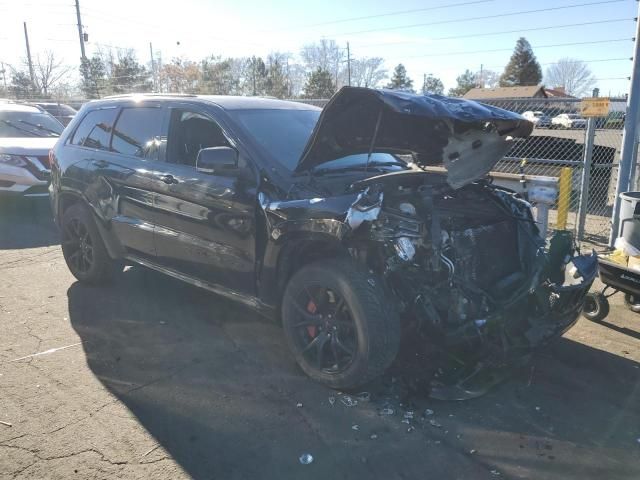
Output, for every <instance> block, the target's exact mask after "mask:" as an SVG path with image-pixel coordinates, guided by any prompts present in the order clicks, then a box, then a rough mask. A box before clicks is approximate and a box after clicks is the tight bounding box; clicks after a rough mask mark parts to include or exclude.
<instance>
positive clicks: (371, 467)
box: [0, 200, 640, 480]
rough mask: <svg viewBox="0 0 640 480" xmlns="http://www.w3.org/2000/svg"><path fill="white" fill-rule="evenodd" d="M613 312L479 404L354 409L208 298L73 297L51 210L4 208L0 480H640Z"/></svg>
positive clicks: (127, 277)
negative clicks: (307, 458) (304, 458)
mask: <svg viewBox="0 0 640 480" xmlns="http://www.w3.org/2000/svg"><path fill="white" fill-rule="evenodd" d="M618 297H620V295H617V296H615V297H613V298H612V299H611V300H612V303H613V304H612V310H611V314H610V315H609V317H608V318H607V319H606V322H605V323H602V324H596V323H592V322H589V321H587V320H584V319H581V320H580V321H579V322H578V323H577V325H576V326H575V327H574V328H573V329H572V330H571V331H569V332H568V333H567V334H566V335H565V336H564V337H563V338H561V339H558V340H557V341H556V342H554V343H553V344H552V345H549V346H548V347H547V348H545V349H543V350H542V351H540V352H539V353H538V354H537V356H536V358H535V361H534V362H533V364H532V365H531V366H530V367H527V368H525V369H522V370H520V371H518V372H516V373H515V374H514V376H513V378H512V379H510V380H508V381H506V382H505V383H503V384H501V385H500V386H498V387H496V388H494V389H493V390H492V391H490V392H489V393H488V394H487V395H485V396H483V397H481V398H478V399H475V400H471V401H466V402H439V401H435V400H431V399H429V398H426V397H424V396H420V395H411V396H408V395H407V393H406V392H404V391H403V390H402V389H401V388H396V386H395V385H394V379H390V378H386V379H385V380H384V381H381V382H377V383H376V384H374V385H371V386H370V387H369V388H367V389H366V392H367V393H368V394H369V395H365V394H364V393H362V392H350V393H349V394H346V393H344V392H343V393H340V392H336V391H332V390H329V389H327V388H325V387H322V386H320V385H318V384H315V383H313V382H312V381H310V380H309V379H308V378H307V377H305V376H304V374H303V373H302V372H301V371H300V369H299V368H298V367H297V366H296V364H295V362H294V360H293V358H292V357H291V355H290V354H289V352H288V350H287V348H286V345H285V342H284V338H283V335H282V331H281V328H280V327H279V326H278V325H277V324H275V323H272V322H269V321H268V320H265V319H264V318H262V317H260V316H258V315H257V314H255V313H253V312H252V311H250V310H247V309H246V308H244V307H241V306H238V305H235V304H233V303H230V302H229V301H226V300H223V299H221V298H219V297H216V296H215V295H212V294H210V293H208V292H206V291H203V290H199V289H197V288H195V287H191V286H188V285H185V284H182V283H180V282H178V281H176V280H173V279H171V278H167V277H164V276H162V275H160V274H158V273H155V272H152V271H149V270H146V269H144V268H142V267H131V268H128V269H127V270H126V271H125V272H124V273H123V274H122V276H121V277H120V278H119V281H118V282H117V283H115V284H114V285H111V286H107V287H87V286H84V285H81V284H79V283H77V282H76V281H75V280H74V278H73V277H72V276H71V274H70V273H69V272H68V270H67V268H66V265H65V263H64V260H63V258H62V254H61V252H60V247H59V245H58V240H57V231H56V228H55V226H54V225H53V223H52V222H51V219H50V215H49V210H48V207H47V205H46V201H38V202H6V201H5V200H2V201H0V422H1V423H0V478H7V479H9V478H11V479H13V478H16V479H18V478H47V479H49V478H55V479H58V478H59V479H69V478H78V479H85V478H86V479H93V478H96V479H97V478H100V479H105V478H107V479H112V478H113V479H115V478H118V479H120V478H127V479H128V478H140V479H149V478H154V479H156V478H159V479H164V478H166V479H177V478H197V479H244V478H246V479H259V478H265V479H288V478H296V479H300V478H304V479H315V478H323V479H327V478H333V479H340V478H349V479H353V478H362V479H365V478H367V479H377V478H380V479H385V480H387V479H425V478H427V479H496V478H506V479H510V478H514V479H515V478H518V479H520V478H523V479H524V478H526V479H535V480H540V479H558V478H562V479H576V480H578V479H579V480H584V479H637V478H640V388H639V385H640V349H639V346H640V315H637V314H633V313H631V312H630V311H629V310H627V309H626V308H625V307H624V306H623V305H622V303H621V298H618ZM418 368H419V366H418ZM359 393H360V394H361V395H357V394H359ZM355 402H357V404H355V405H354V403H355ZM348 405H352V406H348ZM384 407H387V408H391V409H392V410H393V414H390V415H384V414H383V413H389V412H390V411H386V412H385V411H384V410H383V408H384ZM405 417H406V418H405ZM411 417H412V418H411ZM304 454H310V455H311V456H312V457H313V461H312V462H311V463H309V464H306V465H304V464H301V463H300V460H299V458H300V457H301V455H304Z"/></svg>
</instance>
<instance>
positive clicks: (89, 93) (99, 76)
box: [80, 55, 106, 98]
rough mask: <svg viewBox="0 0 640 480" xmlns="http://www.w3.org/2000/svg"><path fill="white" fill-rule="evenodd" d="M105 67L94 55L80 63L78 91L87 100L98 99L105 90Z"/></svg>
mask: <svg viewBox="0 0 640 480" xmlns="http://www.w3.org/2000/svg"><path fill="white" fill-rule="evenodd" d="M105 75H106V71H105V67H104V63H103V62H102V59H101V58H100V57H99V56H97V55H94V56H93V57H91V58H90V59H89V58H83V59H82V60H81V62H80V89H81V90H82V93H84V94H85V95H86V97H87V98H100V93H101V92H103V91H104V88H105Z"/></svg>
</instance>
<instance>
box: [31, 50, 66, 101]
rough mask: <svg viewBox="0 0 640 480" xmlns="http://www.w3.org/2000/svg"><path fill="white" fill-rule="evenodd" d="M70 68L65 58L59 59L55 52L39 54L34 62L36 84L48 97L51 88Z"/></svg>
mask: <svg viewBox="0 0 640 480" xmlns="http://www.w3.org/2000/svg"><path fill="white" fill-rule="evenodd" d="M70 70H71V66H69V65H64V61H63V60H57V59H56V57H55V55H54V54H53V52H51V51H46V52H44V53H43V54H42V55H40V54H38V55H36V58H35V62H34V63H33V80H34V83H35V84H36V85H35V86H36V88H37V89H38V90H39V91H40V93H41V94H42V95H44V96H45V97H48V96H49V93H50V92H51V89H52V88H54V87H56V86H57V85H58V84H59V83H60V82H61V80H62V79H64V78H65V77H66V76H67V74H68V73H69V71H70Z"/></svg>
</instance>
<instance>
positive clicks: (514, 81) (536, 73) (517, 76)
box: [500, 37, 542, 87]
mask: <svg viewBox="0 0 640 480" xmlns="http://www.w3.org/2000/svg"><path fill="white" fill-rule="evenodd" d="M540 82H542V69H541V68H540V64H539V63H538V60H537V59H536V56H535V55H534V54H533V49H532V48H531V44H530V43H529V42H528V41H527V39H526V38H524V37H520V38H519V39H518V41H517V42H516V48H515V49H514V51H513V54H512V55H511V59H510V60H509V63H508V64H507V66H506V67H505V69H504V72H503V73H502V76H501V77H500V86H501V87H513V86H518V85H538V84H539V83H540Z"/></svg>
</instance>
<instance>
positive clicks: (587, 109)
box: [580, 97, 609, 118]
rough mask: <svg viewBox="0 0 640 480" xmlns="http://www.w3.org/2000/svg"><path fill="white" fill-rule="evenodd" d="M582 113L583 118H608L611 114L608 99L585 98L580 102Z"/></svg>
mask: <svg viewBox="0 0 640 480" xmlns="http://www.w3.org/2000/svg"><path fill="white" fill-rule="evenodd" d="M580 113H581V114H582V116H583V117H585V118H587V117H606V116H607V115H608V114H609V99H608V98H600V97H596V98H583V99H582V102H580Z"/></svg>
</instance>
